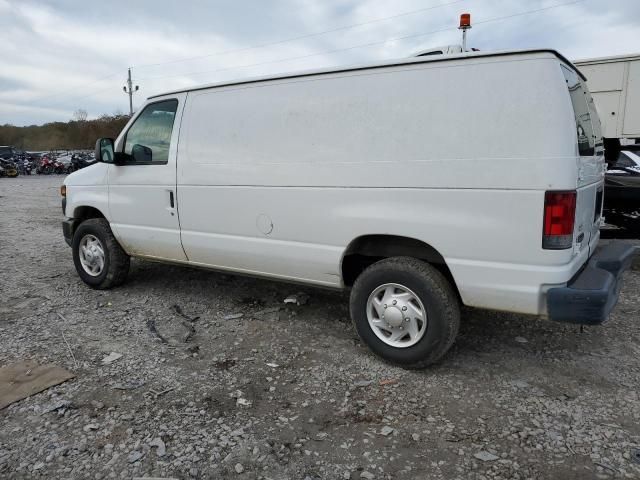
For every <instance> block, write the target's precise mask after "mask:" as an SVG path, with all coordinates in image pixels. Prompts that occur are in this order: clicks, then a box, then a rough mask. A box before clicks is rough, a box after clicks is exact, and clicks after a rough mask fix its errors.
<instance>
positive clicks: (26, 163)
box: [16, 157, 33, 175]
mask: <svg viewBox="0 0 640 480" xmlns="http://www.w3.org/2000/svg"><path fill="white" fill-rule="evenodd" d="M16 165H17V167H18V171H19V172H20V173H21V174H22V175H31V171H32V170H33V165H32V164H31V161H30V160H29V159H28V158H27V157H23V158H20V159H19V160H18V161H17V162H16Z"/></svg>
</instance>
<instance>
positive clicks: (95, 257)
mask: <svg viewBox="0 0 640 480" xmlns="http://www.w3.org/2000/svg"><path fill="white" fill-rule="evenodd" d="M71 247H72V250H73V263H74V265H75V267H76V271H77V272H78V275H79V276H80V278H81V279H82V281H83V282H84V283H86V284H87V285H89V286H90V287H91V288H95V289H97V290H106V289H109V288H112V287H117V286H118V285H122V284H123V283H124V282H125V280H126V279H127V275H128V273H129V264H130V258H129V255H127V254H126V253H125V251H124V250H123V249H122V247H121V246H120V244H119V243H118V241H117V240H116V238H115V237H114V236H113V232H112V231H111V227H110V226H109V222H107V220H105V219H104V218H91V219H89V220H85V221H84V222H82V223H81V224H80V225H79V226H78V228H77V229H76V231H75V233H74V235H73V242H72V244H71Z"/></svg>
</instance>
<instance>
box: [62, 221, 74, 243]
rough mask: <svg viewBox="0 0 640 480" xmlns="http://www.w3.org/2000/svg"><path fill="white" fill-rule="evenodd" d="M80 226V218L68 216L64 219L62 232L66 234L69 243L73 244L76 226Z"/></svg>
mask: <svg viewBox="0 0 640 480" xmlns="http://www.w3.org/2000/svg"><path fill="white" fill-rule="evenodd" d="M77 226H78V220H76V219H75V218H67V219H66V220H63V221H62V234H63V235H64V241H65V242H67V245H69V246H71V243H72V242H73V234H74V233H75V231H76V227H77Z"/></svg>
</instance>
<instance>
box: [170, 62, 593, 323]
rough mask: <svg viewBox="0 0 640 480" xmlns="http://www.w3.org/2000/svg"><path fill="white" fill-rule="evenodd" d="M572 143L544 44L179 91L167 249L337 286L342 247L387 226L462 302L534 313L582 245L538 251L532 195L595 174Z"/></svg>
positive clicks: (556, 72)
mask: <svg viewBox="0 0 640 480" xmlns="http://www.w3.org/2000/svg"><path fill="white" fill-rule="evenodd" d="M576 144H577V139H576V130H575V120H574V113H573V109H572V106H571V101H570V99H569V95H568V94H567V90H566V85H565V82H564V79H563V77H562V73H561V71H560V66H559V61H558V59H557V58H556V57H555V56H553V55H550V54H544V53H539V54H530V55H523V56H521V57H518V56H514V57H509V58H478V59H473V60H472V59H462V60H451V61H449V62H446V63H434V64H428V63H427V64H415V65H404V66H399V67H392V68H388V69H378V70H375V71H357V72H342V73H335V74H325V75H321V76H312V77H308V78H296V79H280V80H272V81H266V82H260V83H255V84H250V85H232V86H226V87H219V88H213V89H207V90H201V91H194V92H190V93H189V94H188V97H187V100H186V105H185V111H184V116H183V122H182V125H181V130H180V142H179V147H178V158H179V161H178V164H177V169H178V173H177V178H178V203H179V213H180V222H181V227H182V244H183V247H184V250H185V252H186V254H187V257H188V260H189V262H191V263H194V264H199V265H207V266H211V267H215V268H221V269H229V270H235V271H243V272H249V273H255V274H262V275H268V276H273V277H278V278H287V279H296V280H302V281H306V282H310V283H316V284H320V285H327V286H337V287H339V286H341V274H340V265H341V259H342V255H343V254H344V251H345V249H346V248H347V246H348V245H349V243H350V242H351V241H352V240H354V239H355V238H357V237H359V236H362V235H370V234H392V235H402V236H407V237H411V238H416V239H419V240H422V241H424V242H426V243H428V244H429V245H431V246H432V247H434V248H435V249H436V250H437V251H438V252H440V253H441V254H442V255H443V257H444V258H445V260H446V262H447V265H448V266H449V268H450V270H451V272H452V274H453V277H454V279H455V281H456V284H457V286H458V289H459V291H460V293H461V296H462V298H463V301H464V302H465V303H466V304H468V305H473V306H479V307H488V308H495V309H505V310H511V311H520V312H526V313H543V311H542V308H543V307H542V305H543V302H541V295H542V294H543V292H544V289H545V288H546V285H548V284H561V283H563V282H566V281H567V280H568V279H569V278H571V276H572V275H573V274H574V273H575V272H576V271H577V270H578V269H579V268H580V267H581V266H582V265H583V264H584V262H585V261H586V259H587V258H588V256H589V251H590V248H589V247H590V245H594V244H595V243H594V242H596V243H597V233H596V234H594V235H589V236H587V237H586V238H585V237H582V238H580V239H579V242H578V243H579V244H578V245H577V248H574V249H569V250H560V251H549V250H543V249H542V247H541V232H542V223H543V203H544V192H545V191H546V190H554V189H555V190H570V189H576V188H580V189H592V188H595V187H594V185H595V184H597V183H598V182H601V181H602V169H601V166H600V163H601V159H598V158H592V159H581V158H580V156H579V155H578V153H577V147H576ZM582 198H583V203H584V205H585V208H587V207H589V208H590V215H591V216H592V215H593V208H594V205H588V206H587V205H586V204H587V203H588V201H589V200H588V199H589V198H592V197H591V194H590V193H589V194H588V195H587V196H583V197H582ZM585 221H587V220H586V217H585ZM587 223H588V225H585V228H587V229H588V231H589V232H591V231H592V228H593V218H590V219H589V220H588V221H587ZM576 240H578V235H576ZM582 242H584V245H582Z"/></svg>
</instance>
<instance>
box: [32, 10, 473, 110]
mask: <svg viewBox="0 0 640 480" xmlns="http://www.w3.org/2000/svg"><path fill="white" fill-rule="evenodd" d="M464 1H466V0H453V1H450V2H448V3H441V4H438V5H432V6H430V7H424V8H419V9H417V10H411V11H407V12H402V13H398V14H395V15H390V16H387V17H380V18H375V19H372V20H368V21H365V22H359V23H354V24H350V25H344V26H341V27H336V28H332V29H328V30H324V31H320V32H314V33H309V34H305V35H299V36H296V37H290V38H285V39H281V40H275V41H273V42H267V43H263V44H258V45H253V46H248V47H242V48H238V49H233V50H226V51H222V52H216V53H211V54H207V55H200V56H194V57H185V58H181V59H176V60H170V61H167V62H159V63H148V64H141V65H134V67H135V68H143V67H151V66H159V65H166V64H172V63H180V62H186V61H189V60H198V59H202V58H210V57H213V56H217V55H226V54H230V53H238V52H242V51H248V50H253V49H260V48H265V47H269V46H274V45H280V44H283V43H289V42H293V41H296V40H302V39H306V38H312V37H316V36H320V35H325V34H327V33H333V32H338V31H343V30H348V29H352V28H357V27H362V26H364V25H370V24H373V23H379V22H383V21H386V20H392V19H394V18H400V17H404V16H408V15H413V14H416V13H420V12H426V11H429V10H434V9H436V8H440V7H446V6H449V5H454V4H456V3H462V2H464ZM134 67H131V68H134ZM233 68H242V67H233ZM117 75H120V73H119V72H116V73H112V74H110V75H107V76H106V77H103V78H101V79H98V80H95V81H92V82H89V83H86V84H83V85H80V86H78V87H75V88H74V89H70V90H64V91H61V92H57V93H54V94H51V95H47V96H44V97H40V98H36V99H34V100H30V101H29V102H27V104H33V103H39V102H42V101H43V100H48V99H50V98H55V97H59V96H65V97H67V98H69V99H75V98H78V97H76V96H74V95H71V96H69V95H66V94H68V93H72V92H74V91H76V90H77V89H83V88H85V87H88V86H91V85H95V84H96V83H101V82H103V81H105V80H108V79H110V78H113V77H115V76H117ZM103 91H105V90H100V91H98V92H95V93H93V94H89V95H85V96H83V97H79V98H86V97H89V96H93V95H95V94H97V93H101V92H103ZM56 104H58V103H54V105H56Z"/></svg>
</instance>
